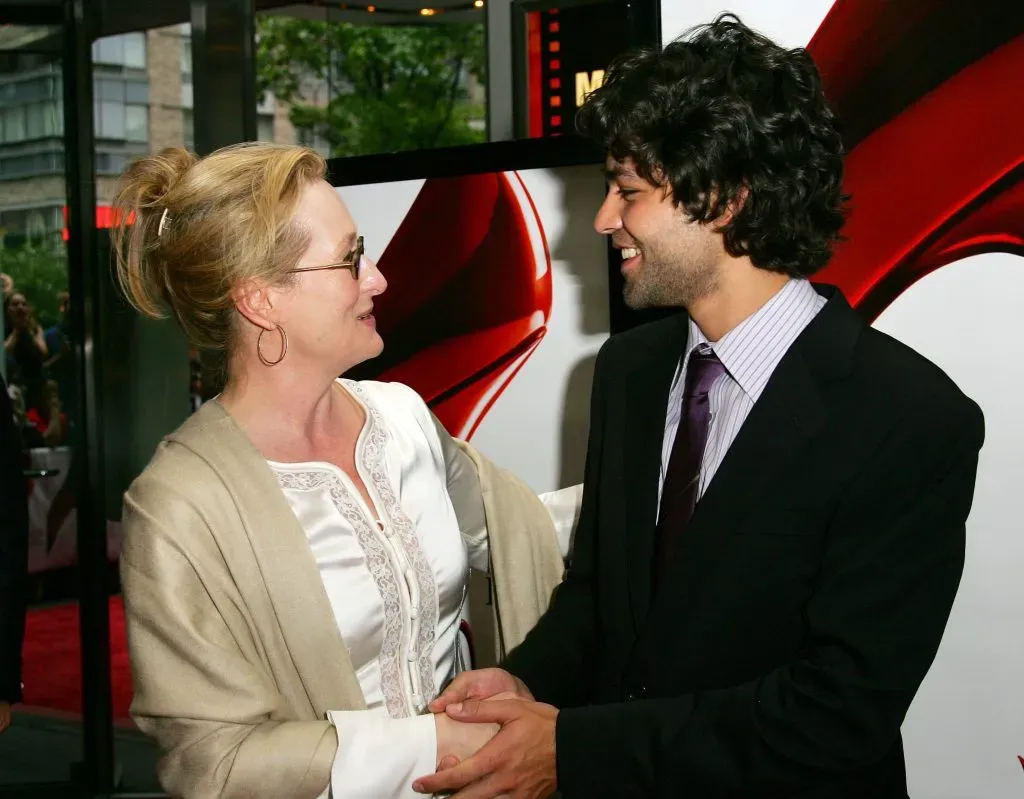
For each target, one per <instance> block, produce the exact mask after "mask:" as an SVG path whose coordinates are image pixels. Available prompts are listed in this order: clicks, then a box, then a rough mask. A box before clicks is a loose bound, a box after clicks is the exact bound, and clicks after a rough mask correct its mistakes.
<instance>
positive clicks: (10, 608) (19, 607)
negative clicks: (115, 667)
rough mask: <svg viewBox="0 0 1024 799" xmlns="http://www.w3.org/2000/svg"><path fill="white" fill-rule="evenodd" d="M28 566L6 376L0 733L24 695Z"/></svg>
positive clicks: (0, 390)
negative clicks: (22, 672) (13, 706)
mask: <svg viewBox="0 0 1024 799" xmlns="http://www.w3.org/2000/svg"><path fill="white" fill-rule="evenodd" d="M27 571H28V493H27V486H26V484H25V477H24V473H23V472H22V469H21V438H20V436H19V433H18V430H17V428H16V427H15V424H14V409H13V408H12V407H11V398H10V396H9V395H8V393H7V384H6V383H5V382H4V381H3V379H2V378H0V732H3V731H4V730H6V729H7V727H9V726H10V723H11V705H12V704H14V703H15V702H18V701H20V700H21V645H22V639H23V638H24V634H25V579H26V572H27Z"/></svg>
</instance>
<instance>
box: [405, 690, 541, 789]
mask: <svg viewBox="0 0 1024 799" xmlns="http://www.w3.org/2000/svg"><path fill="white" fill-rule="evenodd" d="M445 712H446V713H447V715H448V716H450V717H451V718H453V719H455V720H457V721H465V722H472V723H475V724H491V723H495V722H497V723H498V724H501V732H499V733H498V734H497V735H495V736H494V738H493V739H491V741H490V743H488V744H487V745H486V746H485V747H484V748H483V749H481V750H480V751H479V752H478V753H477V754H475V755H473V756H472V757H470V758H469V759H468V760H465V761H464V762H462V763H459V764H458V765H456V766H452V767H451V768H447V769H444V770H442V771H439V772H437V773H436V774H430V775H427V776H424V777H420V778H419V779H417V780H416V781H415V782H414V783H413V785H412V787H413V790H415V791H417V792H419V793H425V794H432V793H439V792H442V791H457V793H455V795H454V797H453V799H492V797H496V796H500V795H507V796H509V797H512V799H545V798H546V797H548V796H551V794H553V793H554V792H555V791H556V790H557V788H558V778H557V771H556V766H555V722H556V721H557V719H558V709H557V708H554V707H552V706H551V705H543V704H540V703H538V702H532V701H530V702H527V701H523V700H521V699H501V700H499V699H492V700H491V701H482V700H478V699H471V700H468V701H465V702H461V703H459V702H456V703H454V704H450V705H449V706H448V707H447V709H446V711H445ZM443 765H447V764H443Z"/></svg>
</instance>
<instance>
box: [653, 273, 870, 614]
mask: <svg viewBox="0 0 1024 799" xmlns="http://www.w3.org/2000/svg"><path fill="white" fill-rule="evenodd" d="M819 291H820V292H821V293H823V294H825V295H826V296H827V297H829V300H828V302H827V303H826V305H825V306H824V307H823V308H822V310H821V311H820V312H819V313H818V315H817V316H816V317H815V318H814V320H813V321H812V322H811V323H810V324H809V325H808V326H807V328H806V329H805V330H804V331H803V333H801V335H800V336H799V337H798V338H797V340H796V342H794V344H793V346H792V347H790V349H789V351H788V352H787V353H786V355H785V356H783V358H782V360H781V361H780V362H779V365H778V366H777V367H776V369H775V371H774V372H773V373H772V376H771V379H770V380H769V382H768V385H767V386H766V387H765V389H764V392H763V393H762V394H761V396H760V398H759V399H758V401H757V402H756V403H755V404H754V407H753V408H752V409H751V411H750V414H749V416H747V419H746V421H745V422H744V423H743V426H742V427H741V428H740V431H739V433H738V434H737V436H736V439H735V440H734V441H733V443H732V445H731V446H730V447H729V451H728V453H727V454H726V456H725V458H724V459H723V461H722V463H721V465H720V466H719V468H718V470H717V471H716V472H715V476H714V478H713V479H712V480H711V483H710V484H709V485H708V487H707V490H706V491H705V493H704V496H703V497H702V498H701V500H700V501H699V502H698V503H697V507H696V509H695V510H694V514H693V517H692V519H691V520H690V524H689V525H688V527H687V530H686V532H685V533H684V534H683V536H682V537H681V539H680V541H679V544H678V547H677V548H676V551H675V555H674V557H673V562H672V564H670V566H669V570H668V572H667V576H666V580H665V583H666V586H668V587H669V590H666V591H665V592H663V594H661V596H663V597H664V605H663V607H664V608H665V609H668V607H676V608H678V607H680V606H681V607H684V608H685V607H689V606H690V605H691V600H692V599H693V597H694V596H695V594H696V593H697V592H698V591H699V587H700V584H701V581H702V580H703V579H705V578H706V575H707V574H708V573H710V572H711V571H712V569H711V568H710V567H711V566H712V565H713V563H714V562H715V560H716V559H717V557H718V555H719V552H720V549H721V547H722V545H723V543H724V542H725V541H726V540H727V535H728V533H729V532H730V531H734V530H739V529H741V527H742V525H743V524H744V523H746V517H747V515H748V514H750V513H752V512H756V510H757V508H758V507H761V506H763V505H764V503H766V502H770V501H771V492H773V491H776V490H780V489H781V488H783V487H784V485H785V483H786V480H787V479H788V478H787V475H789V474H790V473H791V471H792V470H791V468H790V466H791V464H792V463H793V462H794V461H795V460H796V459H797V458H799V457H800V454H801V453H802V452H803V451H804V448H805V447H806V445H807V443H808V442H809V441H810V440H811V439H812V438H813V437H814V436H815V435H816V434H817V433H818V432H819V431H820V430H821V429H822V427H823V425H824V424H825V421H826V419H827V415H828V410H827V406H826V402H825V397H824V395H823V386H825V385H826V384H827V383H828V382H830V381H831V380H833V379H835V378H837V377H839V376H841V375H842V374H845V373H847V372H848V371H849V368H850V365H851V360H852V352H853V347H854V345H855V343H856V339H857V336H858V335H859V333H860V330H861V328H862V323H861V322H860V321H859V319H858V318H857V317H856V315H855V314H854V313H853V311H852V310H850V307H849V306H848V305H847V304H846V301H845V300H844V299H843V297H842V295H841V294H839V293H838V292H837V291H832V290H830V289H829V288H828V287H821V288H819ZM749 523H750V524H756V519H755V520H753V521H752V522H749ZM677 603H681V604H677ZM659 605H660V606H662V603H661V602H659ZM651 615H652V616H654V615H657V614H651Z"/></svg>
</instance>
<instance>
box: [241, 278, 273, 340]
mask: <svg viewBox="0 0 1024 799" xmlns="http://www.w3.org/2000/svg"><path fill="white" fill-rule="evenodd" d="M231 299H232V300H233V301H234V303H235V308H236V310H237V311H238V312H239V313H240V314H241V315H242V316H244V317H245V318H246V319H247V320H248V321H250V322H251V323H252V324H254V325H256V327H262V328H263V329H264V330H273V329H274V328H275V327H277V322H276V321H274V302H273V299H272V298H271V295H270V291H269V290H268V289H267V287H266V286H265V285H263V284H260V283H257V282H256V281H254V280H249V281H246V282H244V283H242V284H240V285H238V286H236V287H235V288H234V289H232V291H231Z"/></svg>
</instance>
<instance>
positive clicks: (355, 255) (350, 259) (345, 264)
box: [288, 236, 363, 280]
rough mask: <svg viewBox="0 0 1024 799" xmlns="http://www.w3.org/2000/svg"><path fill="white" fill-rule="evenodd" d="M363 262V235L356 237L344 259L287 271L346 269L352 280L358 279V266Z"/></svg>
mask: <svg viewBox="0 0 1024 799" xmlns="http://www.w3.org/2000/svg"><path fill="white" fill-rule="evenodd" d="M362 263H363V237H362V236H360V237H359V238H357V239H356V246H355V247H353V248H352V251H351V252H350V253H349V254H348V255H346V256H345V258H344V260H341V261H338V262H337V263H336V264H324V265H323V266H300V267H299V268H298V269H289V270H288V271H289V272H322V271H324V270H327V269H347V270H348V273H349V274H350V275H352V279H353V280H359V267H360V266H361V265H362Z"/></svg>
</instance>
